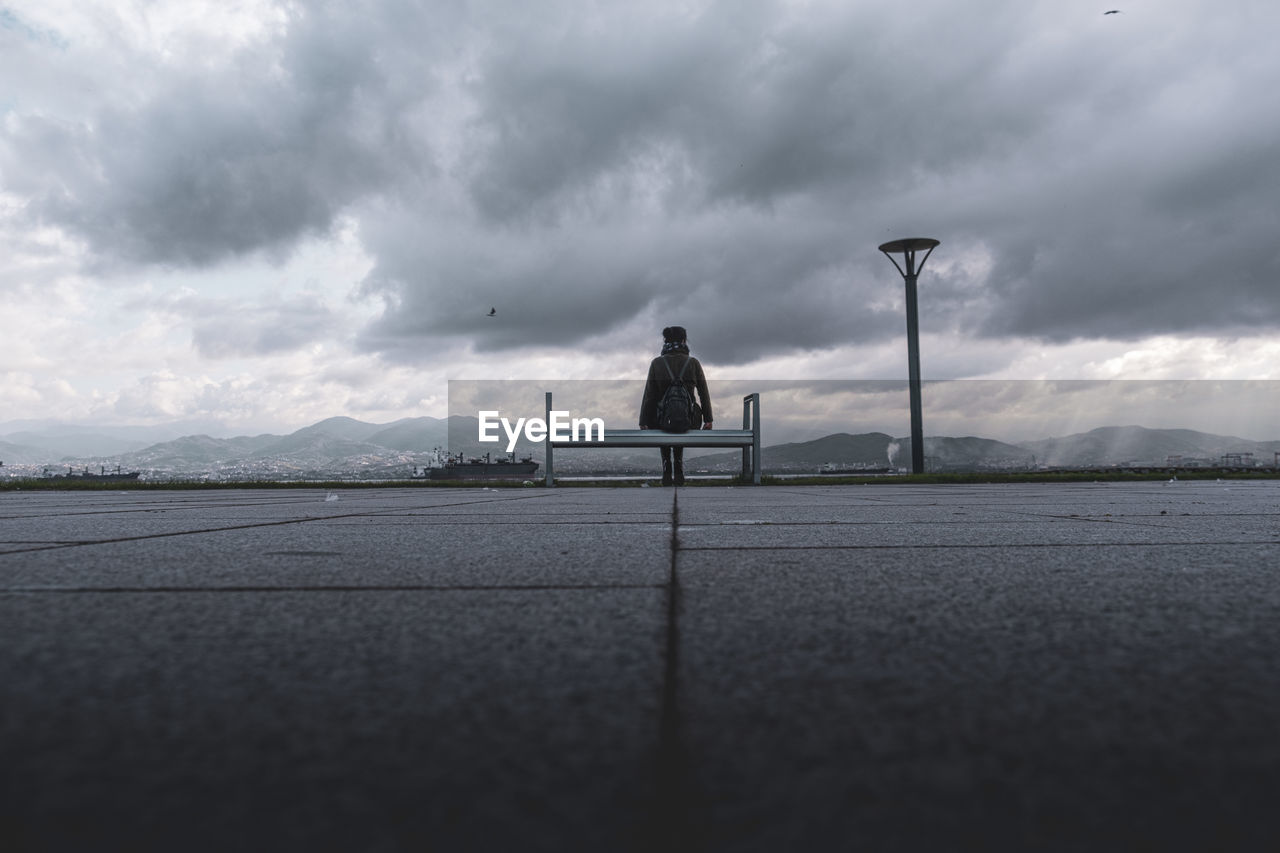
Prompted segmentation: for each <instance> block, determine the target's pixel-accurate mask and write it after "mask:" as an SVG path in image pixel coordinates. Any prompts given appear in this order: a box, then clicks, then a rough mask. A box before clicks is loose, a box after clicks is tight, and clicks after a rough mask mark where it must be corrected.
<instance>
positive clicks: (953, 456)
mask: <svg viewBox="0 0 1280 853" xmlns="http://www.w3.org/2000/svg"><path fill="white" fill-rule="evenodd" d="M897 441H898V445H899V446H898V451H897V454H896V461H897V464H898V465H899V466H902V467H908V466H910V464H911V439H910V438H900V439H898V440H897ZM924 457H925V467H926V468H927V470H930V471H944V470H985V469H1000V468H1014V469H1016V468H1030V467H1032V466H1033V465H1035V464H1036V457H1035V454H1034V453H1033V452H1032V451H1030V450H1027V449H1026V448H1023V447H1019V446H1017V445H1013V444H1006V443H1004V442H1003V441H995V440H993V439H990V438H977V437H975V436H964V437H963V438H950V437H947V436H925V438H924Z"/></svg>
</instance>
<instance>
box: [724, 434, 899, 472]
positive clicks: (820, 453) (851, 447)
mask: <svg viewBox="0 0 1280 853" xmlns="http://www.w3.org/2000/svg"><path fill="white" fill-rule="evenodd" d="M892 443H893V436H891V435H888V434H886V433H883V432H867V433H861V434H859V435H851V434H849V433H847V432H839V433H835V434H833V435H827V436H823V437H822V438H815V439H814V440H812V441H798V442H792V443H789V444H775V445H770V446H768V447H765V448H761V451H760V456H761V458H762V459H763V460H764V463H765V465H766V466H768V467H769V468H818V467H821V466H823V465H837V466H851V467H868V468H870V467H885V466H887V465H888V464H889V456H888V448H889V445H891V444H892ZM731 455H733V456H735V457H736V458H737V460H738V461H739V464H740V463H741V460H742V454H741V453H737V454H731Z"/></svg>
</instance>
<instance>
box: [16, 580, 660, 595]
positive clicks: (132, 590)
mask: <svg viewBox="0 0 1280 853" xmlns="http://www.w3.org/2000/svg"><path fill="white" fill-rule="evenodd" d="M664 588H665V587H664V585H662V584H651V583H646V584H638V583H637V584H527V585H521V584H493V585H481V584H474V585H462V584H459V585H452V586H451V585H448V584H384V585H370V586H346V585H336V584H335V585H330V586H320V585H314V586H103V587H92V586H18V587H10V588H0V595H87V594H108V595H110V594H136V595H144V594H149V593H163V594H166V595H172V594H181V593H218V592H239V593H244V592H253V593H259V592H261V593H277V592H568V591H574V590H581V591H593V590H613V589H624V590H632V589H664Z"/></svg>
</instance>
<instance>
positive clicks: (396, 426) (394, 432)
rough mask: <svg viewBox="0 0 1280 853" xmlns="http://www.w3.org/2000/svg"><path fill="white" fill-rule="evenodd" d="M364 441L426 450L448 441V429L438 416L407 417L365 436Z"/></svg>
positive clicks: (392, 446) (396, 447) (397, 447)
mask: <svg viewBox="0 0 1280 853" xmlns="http://www.w3.org/2000/svg"><path fill="white" fill-rule="evenodd" d="M364 440H365V441H367V442H369V443H370V444H377V445H379V446H381V447H390V448H393V449H395V450H415V451H421V452H424V453H425V452H427V451H429V450H432V449H434V448H436V447H445V446H446V445H447V444H448V443H449V429H448V425H447V423H446V422H445V421H443V420H441V419H440V418H407V419H405V420H402V421H396V422H395V423H393V424H391V425H390V426H388V427H386V428H384V429H380V430H378V431H377V432H375V433H373V434H372V435H369V436H367V437H366V438H365V439H364Z"/></svg>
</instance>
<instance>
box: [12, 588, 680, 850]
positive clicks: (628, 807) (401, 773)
mask: <svg viewBox="0 0 1280 853" xmlns="http://www.w3.org/2000/svg"><path fill="white" fill-rule="evenodd" d="M664 616H665V606H664V603H663V593H662V591H661V590H571V591H563V590H559V591H558V590H544V591H539V592H537V593H529V592H523V593H511V592H503V591H497V592H449V593H423V592H418V593H403V592H398V593H386V592H376V591H369V592H360V593H341V594H339V593H305V592H280V593H274V594H269V595H261V594H247V593H225V592H224V593H217V594H205V593H185V594H145V593H144V594H116V595H104V594H78V595H67V594H63V595H4V596H0V626H3V627H0V646H2V647H3V648H4V653H3V655H2V656H0V708H3V712H0V739H2V742H3V744H4V755H5V759H4V769H3V775H4V781H5V786H4V792H5V796H4V802H3V804H2V805H0V839H2V840H3V841H4V842H5V845H4V849H6V850H10V851H23V850H144V851H150V850H154V851H160V850H169V851H172V850H198V851H203V850H209V851H214V850H217V851H225V850H229V849H256V850H323V851H328V850H335V851H336V850H428V849H430V850H450V849H483V850H490V849H491V850H499V849H522V850H523V849H533V850H562V849H597V850H605V849H627V848H628V846H629V843H630V842H631V840H632V839H634V838H637V837H643V833H644V832H645V831H646V826H648V825H649V823H650V821H651V820H652V809H653V807H654V788H653V786H654V779H655V776H654V770H653V768H654V752H653V743H654V740H655V739H656V737H657V724H656V721H657V719H658V706H659V702H660V698H661V681H662V668H663V662H662V642H663V636H664V628H663V619H664Z"/></svg>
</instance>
